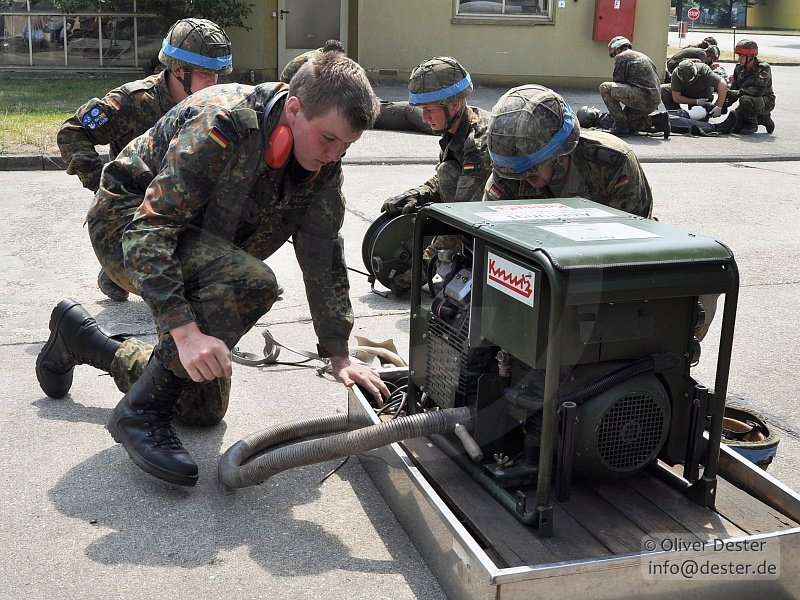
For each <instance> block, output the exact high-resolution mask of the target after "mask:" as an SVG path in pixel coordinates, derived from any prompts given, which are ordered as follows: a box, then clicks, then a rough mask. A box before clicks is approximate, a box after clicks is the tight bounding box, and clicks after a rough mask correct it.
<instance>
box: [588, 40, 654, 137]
mask: <svg viewBox="0 0 800 600" xmlns="http://www.w3.org/2000/svg"><path fill="white" fill-rule="evenodd" d="M608 55H609V56H610V57H611V58H613V59H614V75H613V78H614V81H604V82H603V83H601V84H600V97H601V98H602V99H603V102H605V105H606V107H607V108H608V112H609V113H610V114H611V117H612V118H613V119H614V124H613V126H612V127H611V129H610V130H609V131H610V133H613V134H614V135H617V136H626V135H629V134H631V133H635V132H637V131H650V129H651V127H655V128H656V129H657V130H658V131H663V132H665V134H664V138H665V139H666V138H668V137H669V131H668V130H667V128H668V127H669V121H668V119H667V117H666V115H663V114H662V113H657V115H658V116H657V117H656V116H655V115H654V116H651V115H650V113H652V112H654V111H655V110H656V109H658V103H659V101H660V100H661V98H660V92H659V90H660V85H659V82H658V72H657V71H656V66H655V65H654V64H653V61H652V60H650V58H649V57H648V56H647V55H646V54H642V53H641V52H637V51H636V50H634V49H633V44H631V42H630V40H629V39H628V38H626V37H624V36H621V35H618V36H617V37H615V38H613V39H612V40H611V41H610V42H609V43H608ZM623 105H624V106H623Z"/></svg>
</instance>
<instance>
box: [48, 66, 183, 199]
mask: <svg viewBox="0 0 800 600" xmlns="http://www.w3.org/2000/svg"><path fill="white" fill-rule="evenodd" d="M166 78H167V71H162V72H161V73H159V74H158V75H151V76H150V77H147V78H145V79H141V80H139V81H132V82H130V83H126V84H125V85H122V86H120V87H118V88H114V89H113V90H111V91H110V92H108V93H107V94H106V95H105V96H104V97H103V98H101V99H98V98H93V99H92V100H89V102H87V103H86V104H84V105H83V106H81V107H80V108H79V109H78V111H77V112H76V113H75V115H74V116H73V117H71V118H70V119H67V120H66V121H65V122H64V124H63V125H62V126H61V128H60V129H59V130H58V136H57V138H56V139H57V143H58V148H59V150H60V151H61V158H63V159H64V160H65V161H66V163H67V173H68V174H70V175H77V176H78V177H79V178H80V180H81V183H82V184H83V187H85V188H88V189H90V190H92V191H93V192H96V191H97V188H98V187H99V185H100V172H101V171H102V170H103V160H102V159H101V158H100V155H99V154H98V153H97V150H96V149H95V146H105V145H108V146H109V149H108V154H109V158H111V159H112V160H113V159H114V157H115V156H116V155H117V154H119V152H120V150H122V149H123V148H124V147H125V146H126V145H127V144H128V142H130V141H131V140H132V139H133V138H135V137H137V136H139V135H141V134H142V133H144V132H145V131H147V130H148V129H149V128H150V127H152V125H153V123H155V122H156V121H158V120H159V119H160V118H161V117H162V116H163V115H164V113H166V112H167V111H168V110H169V109H170V108H172V107H173V106H175V101H174V100H173V99H172V96H170V93H169V90H168V89H167V79H166Z"/></svg>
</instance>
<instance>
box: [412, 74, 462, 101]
mask: <svg viewBox="0 0 800 600" xmlns="http://www.w3.org/2000/svg"><path fill="white" fill-rule="evenodd" d="M471 85H472V78H471V77H470V76H469V73H467V75H466V76H465V77H464V79H462V80H461V81H457V82H456V83H454V84H453V85H451V86H450V87H446V88H444V89H442V90H435V91H433V92H419V93H414V92H408V103H409V104H433V103H434V102H441V101H442V100H447V99H448V98H452V97H453V96H455V95H456V94H458V93H459V92H463V91H464V90H465V89H467V88H468V87H469V86H471Z"/></svg>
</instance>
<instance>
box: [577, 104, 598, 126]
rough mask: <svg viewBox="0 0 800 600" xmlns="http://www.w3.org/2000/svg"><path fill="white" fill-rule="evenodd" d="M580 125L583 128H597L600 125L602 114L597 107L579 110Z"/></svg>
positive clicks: (582, 107) (583, 107)
mask: <svg viewBox="0 0 800 600" xmlns="http://www.w3.org/2000/svg"><path fill="white" fill-rule="evenodd" d="M577 114H578V123H580V124H581V127H587V128H589V127H597V126H598V125H599V124H600V117H601V116H602V114H603V113H602V112H601V111H600V109H599V108H597V107H595V106H586V105H584V106H581V107H580V108H579V109H578V113H577Z"/></svg>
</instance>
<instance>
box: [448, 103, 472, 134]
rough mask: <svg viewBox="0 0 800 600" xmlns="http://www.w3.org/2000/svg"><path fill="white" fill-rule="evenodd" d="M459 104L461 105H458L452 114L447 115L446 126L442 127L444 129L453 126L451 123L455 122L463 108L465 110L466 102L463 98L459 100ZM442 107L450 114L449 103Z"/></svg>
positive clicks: (461, 113) (462, 112)
mask: <svg viewBox="0 0 800 600" xmlns="http://www.w3.org/2000/svg"><path fill="white" fill-rule="evenodd" d="M460 104H461V106H460V107H459V109H458V110H457V111H456V112H455V113H454V114H453V115H452V116H450V117H448V119H447V126H446V127H445V128H444V129H445V131H449V130H450V128H451V127H452V126H453V123H455V122H456V121H457V120H458V119H460V118H461V115H463V114H464V110H466V108H467V103H466V102H464V101H463V100H461V101H460ZM442 108H444V109H445V111H446V112H447V114H448V115H449V114H450V105H449V104H448V105H447V106H443V107H442Z"/></svg>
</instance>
